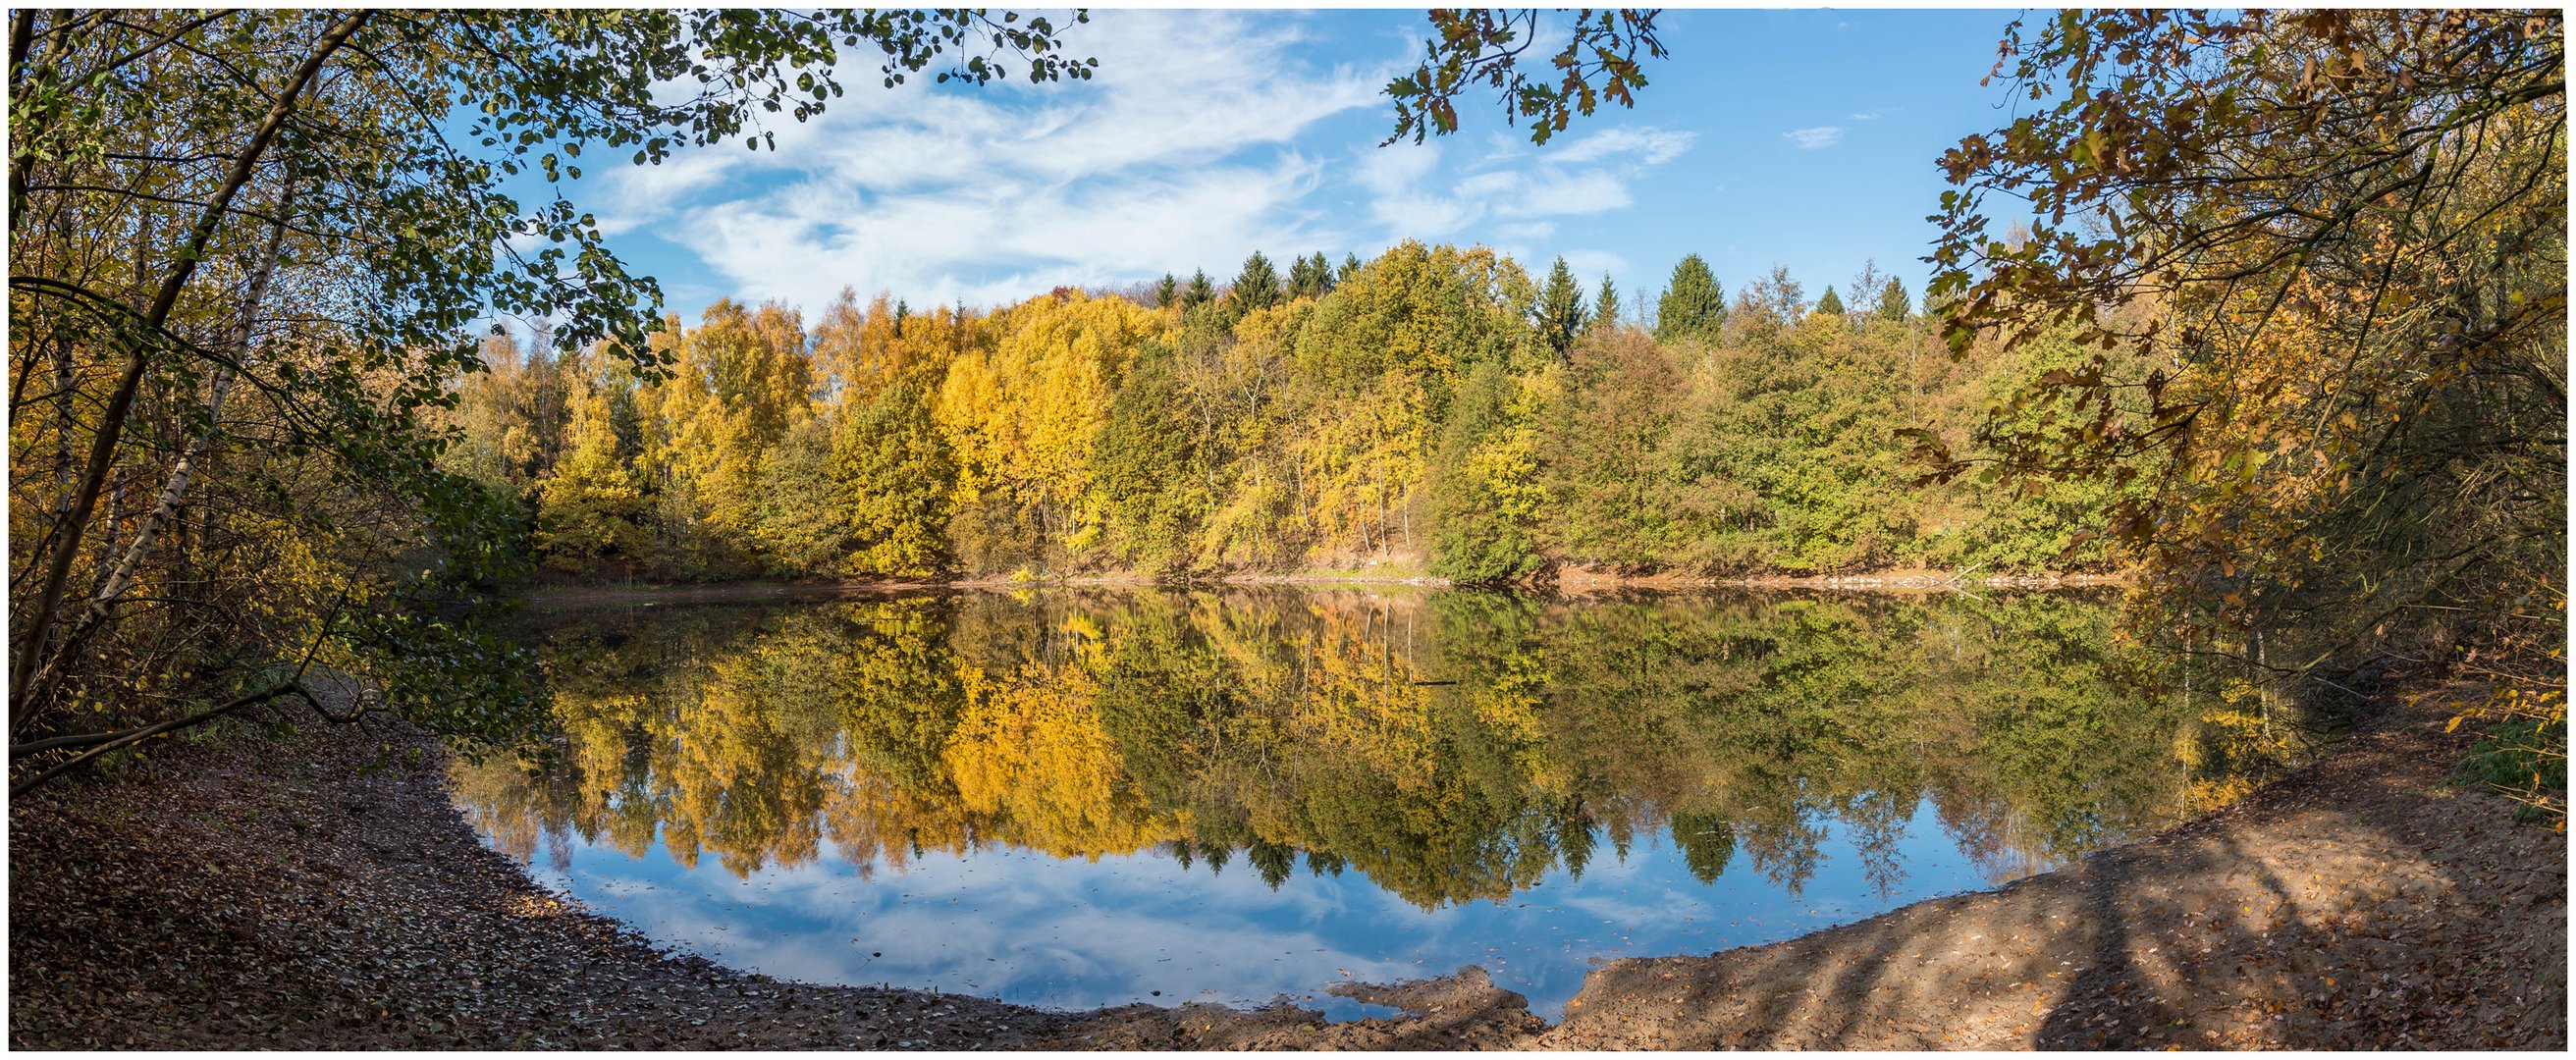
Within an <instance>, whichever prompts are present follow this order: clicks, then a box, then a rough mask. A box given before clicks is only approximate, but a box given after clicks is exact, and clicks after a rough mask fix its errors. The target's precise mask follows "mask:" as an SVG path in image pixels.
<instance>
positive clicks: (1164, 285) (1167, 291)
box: [1154, 272, 1181, 309]
mask: <svg viewBox="0 0 2576 1060" xmlns="http://www.w3.org/2000/svg"><path fill="white" fill-rule="evenodd" d="M1180 291H1181V281H1179V280H1175V279H1173V278H1172V274H1171V273H1168V272H1167V273H1164V274H1163V282H1161V283H1158V284H1155V285H1154V308H1156V309H1161V308H1164V307H1166V306H1169V305H1171V304H1172V299H1174V298H1178V297H1180Z"/></svg>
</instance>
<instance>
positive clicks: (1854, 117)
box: [1843, 110, 1887, 121]
mask: <svg viewBox="0 0 2576 1060" xmlns="http://www.w3.org/2000/svg"><path fill="white" fill-rule="evenodd" d="M1886 116H1887V114H1886V112H1884V111H1875V110H1864V111H1861V112H1859V113H1856V114H1845V115H1843V119H1844V120H1845V121H1877V120H1878V119H1880V118H1884V117H1886Z"/></svg>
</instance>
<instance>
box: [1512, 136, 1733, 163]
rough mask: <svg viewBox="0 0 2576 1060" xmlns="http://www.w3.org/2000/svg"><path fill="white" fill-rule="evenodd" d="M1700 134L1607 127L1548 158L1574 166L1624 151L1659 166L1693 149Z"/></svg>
mask: <svg viewBox="0 0 2576 1060" xmlns="http://www.w3.org/2000/svg"><path fill="white" fill-rule="evenodd" d="M1698 138H1699V134H1697V133H1691V132H1681V131H1677V130H1671V129H1654V128H1640V129H1604V130H1602V131H1600V132H1597V133H1591V134H1588V135H1585V136H1582V137H1578V138H1576V139H1574V140H1571V141H1569V142H1567V143H1566V145H1565V146H1563V147H1560V148H1556V149H1555V150H1553V151H1550V152H1549V153H1548V155H1547V159H1548V161H1551V162H1554V163H1556V164H1558V165H1563V166H1571V165H1579V164H1582V163H1585V162H1598V161H1601V160H1603V159H1606V158H1611V157H1615V156H1618V155H1622V154H1634V155H1636V156H1637V161H1639V162H1641V163H1644V164H1646V165H1650V166H1659V165H1662V164H1664V163H1666V162H1670V161H1672V160H1673V159H1676V158H1680V157H1681V156H1682V152H1685V151H1688V150H1690V147H1691V141H1693V140H1695V139H1698Z"/></svg>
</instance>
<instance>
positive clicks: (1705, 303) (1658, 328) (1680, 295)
mask: <svg viewBox="0 0 2576 1060" xmlns="http://www.w3.org/2000/svg"><path fill="white" fill-rule="evenodd" d="M1725 323H1726V292H1725V291H1724V290H1722V289H1720V288H1719V287H1718V285H1717V277H1716V276H1714V275H1711V274H1710V273H1709V271H1708V263H1707V262H1705V261H1702V260H1700V256H1699V255H1697V254H1693V255H1690V256H1689V257H1685V258H1683V259H1682V260H1681V263H1680V264H1678V265H1675V266H1673V280H1672V283H1671V284H1670V285H1669V286H1667V287H1665V288H1664V297H1663V298H1662V300H1660V301H1658V302H1657V303H1656V305H1655V338H1657V339H1659V340H1661V341H1664V342H1673V341H1676V340H1679V339H1683V338H1695V339H1699V340H1701V341H1704V342H1714V341H1717V335H1718V330H1719V328H1720V327H1721V326H1723V325H1724V324H1725Z"/></svg>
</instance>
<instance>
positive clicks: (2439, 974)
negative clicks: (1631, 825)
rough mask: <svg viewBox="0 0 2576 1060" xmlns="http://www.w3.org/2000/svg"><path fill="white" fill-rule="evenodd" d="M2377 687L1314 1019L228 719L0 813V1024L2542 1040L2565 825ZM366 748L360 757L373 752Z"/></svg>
mask: <svg viewBox="0 0 2576 1060" xmlns="http://www.w3.org/2000/svg"><path fill="white" fill-rule="evenodd" d="M2379 702H2380V704H2381V705H2380V706H2379V708H2378V709H2377V710H2375V711H2373V712H2372V713H2371V714H2370V715H2368V716H2366V717H2364V718H2363V719H2362V724H2361V725H2360V727H2359V728H2358V729H2357V730H2356V731H2355V732H2354V733H2353V734H2352V735H2350V736H2348V737H2346V738H2345V739H2344V740H2343V741H2340V742H2338V743H2337V744H2336V745H2335V746H2334V747H2332V748H2329V749H2327V750H2326V751H2325V752H2324V753H2323V754H2321V755H2320V757H2319V758H2318V759H2317V760H2316V761H2315V762H2313V763H2311V764H2310V765H2309V766H2307V767H2305V768H2303V769H2300V770H2298V771H2296V772H2294V773H2292V774H2290V775H2288V776H2286V777H2283V778H2280V779H2277V780H2275V781H2274V782H2272V783H2271V784H2269V785H2266V786H2265V787H2264V788H2262V789H2259V790H2258V791H2257V792H2255V793H2254V794H2253V795H2251V796H2249V797H2248V798H2247V799H2245V800H2243V801H2241V802H2239V803H2238V804H2236V805H2235V806H2232V807H2229V808H2227V809H2223V810H2220V811H2217V812H2215V813H2212V814H2209V815H2204V816H2203V817H2200V818H2197V819H2195V820H2194V821H2192V822H2189V823H2187V824H2184V825H2181V826H2179V827H2177V828H2175V829H2172V830H2169V831H2167V832H2164V833H2159V834H2157V835H2155V836H2150V837H2147V838H2145V839H2142V840H2140V841H2138V842H2135V843H2132V844H2129V845H2126V846H2123V847H2119V848H2116V849H2112V850H2108V851H2104V852H2101V853H2098V854H2096V855H2093V856H2091V857H2089V858H2087V859H2086V860H2085V861H2083V862H2081V863H2079V864H2077V865H2074V866H2070V867H2068V868H2065V869H2061V870H2058V871H2056V872H2052V873H2046V874H2042V875H2039V876H2033V877H2028V878H2025V879H2023V880H2019V881H2015V882H2013V883H2011V884H2008V885H2005V886H2003V887H2000V888H1993V889H1989V890H1983V891H1978V892H1973V893H1968V894H1962V895H1954V896H1951V897H1947V898H1937V899H1931V900H1928V901H1924V902H1918V903H1915V904H1913V905H1909V906H1905V907H1902V908H1899V909H1897V910H1893V911H1891V912H1888V913H1885V914H1882V915H1880V916H1877V917H1873V918H1870V919H1867V920H1862V921H1858V922H1855V923H1851V924H1846V925H1842V926H1839V927H1834V928H1829V929H1825V930H1823V931H1819V932H1816V933H1812V934H1809V935H1805V936H1800V937H1798V938H1795V939H1790V940H1786V941H1782V942H1777V943H1772V944H1768V945H1764V946H1754V947H1744V948H1739V949H1732V950H1726V951H1721V952H1718V953H1715V954H1711V955H1707V956H1696V957H1694V956H1677V957H1660V958H1634V959H1627V960H1621V961H1617V962H1613V963H1610V964H1608V965H1604V966H1602V967H1600V968H1597V969H1595V970H1594V971H1593V972H1591V973H1590V974H1589V975H1588V976H1587V977H1586V980H1585V984H1584V987H1583V990H1582V992H1581V994H1580V995H1578V997H1577V998H1576V999H1575V1001H1574V1002H1573V1003H1572V1004H1571V1005H1569V1006H1568V1009H1567V1015H1566V1017H1565V1019H1564V1020H1563V1021H1561V1022H1560V1023H1558V1024H1555V1025H1553V1026H1550V1025H1548V1024H1545V1023H1544V1022H1542V1021H1540V1020H1538V1019H1537V1018H1536V1017H1534V1016H1532V1015H1531V1014H1530V1013H1529V1012H1528V1011H1527V1008H1526V1006H1525V1004H1524V1003H1523V1002H1522V1000H1521V999H1520V998H1519V996H1518V995H1516V994H1512V993H1510V992H1508V991H1504V990H1500V989H1497V988H1494V987H1493V986H1492V985H1491V984H1490V983H1489V982H1487V981H1486V980H1485V978H1484V976H1483V974H1482V973H1481V971H1479V970H1476V969H1473V968H1469V969H1462V970H1461V971H1459V972H1457V973H1454V974H1452V975H1450V976H1447V977H1443V978H1439V979H1432V980H1424V981H1416V982H1410V983H1404V984H1396V985H1392V986H1367V985H1361V986H1355V987H1346V988H1344V992H1346V993H1347V994H1348V995H1349V996H1352V997H1354V998H1356V999H1358V1000H1363V1001H1373V1002H1377V1003H1380V1004H1386V1005H1391V1006H1394V1007H1397V1008H1399V1009H1403V1010H1405V1011H1406V1012H1408V1013H1410V1014H1411V1015H1409V1016H1407V1017H1403V1018H1393V1019H1372V1020H1361V1021H1354V1022H1350V1023H1341V1024H1325V1023H1324V1022H1323V1020H1322V1017H1321V1016H1320V1015H1317V1014H1315V1013H1312V1012H1309V1011H1305V1010H1300V1009H1290V1008H1272V1009H1264V1010H1256V1011H1240V1010H1234V1009H1228V1008H1223V1007H1220V1006H1213V1005H1204V1004H1193V1005H1187V1006H1183V1007H1180V1008H1174V1009H1163V1008H1156V1007H1152V1006H1146V1005H1132V1006H1126V1007H1123V1008H1114V1009H1105V1010H1093V1011H1085V1012H1053V1011H1045V1010H1039V1009H1032V1008H1026V1007H1022V1006H1016V1005H1009V1004H1005V1003H1002V1002H998V1001H993V1000H989V999H984V998H975V997H970V996H964V995H953V994H936V993H929V992H923V991H915V990H907V989H881V988H871V987H846V986H823V985H812V984H801V983H787V982H780V981H775V980H772V979H769V978H768V977H766V976H761V975H758V974H754V973H747V972H740V971H736V970H732V969H728V968H724V967H721V966H718V965H715V964H713V963H711V962H708V961H706V960H704V959H702V958H698V957H694V956H685V955H676V954H672V953H669V952H666V951H664V950H661V949H658V948H656V947H654V946H653V945H652V944H650V943H649V942H647V941H645V940H644V939H643V938H642V937H641V936H639V935H637V934H636V933H635V932H634V931H633V930H632V929H630V928H628V927H626V926H625V925H623V924H620V923H618V922H616V921H613V920H610V919H607V918H605V917H602V916H599V915H597V914H595V913H592V912H590V911H588V910H585V909H581V908H579V907H577V906H576V905H574V904H573V903H570V902H568V901H565V900H564V899H563V898H562V897H561V896H559V895H555V894H553V893H551V892H549V891H547V890H546V889H545V888H543V887H542V886H540V885H538V884H536V883H535V882H534V881H533V879H532V878H531V877H530V876H529V875H528V873H527V872H526V870H525V869H524V867H522V866H520V865H519V864H517V863H516V862H514V861H511V860H510V859H508V858H506V857H504V856H503V855H501V854H498V853H496V852H494V851H492V850H490V849H489V848H487V847H485V846H484V845H483V844H482V843H481V842H480V840H479V837H477V836H476V835H475V834H474V832H473V830H472V828H471V827H470V826H469V825H468V824H467V823H466V821H465V819H464V816H463V814H462V813H461V812H460V811H459V810H458V809H456V807H455V806H454V805H453V803H452V802H450V801H449V799H448V798H447V795H446V788H445V774H444V769H443V766H442V763H443V761H444V752H443V750H442V749H440V748H438V747H437V745H436V744H434V743H432V742H430V741H427V740H425V739H423V738H421V737H418V736H413V735H407V734H404V733H399V732H393V731H390V730H385V729H379V730H378V731H376V732H372V733H368V732H360V731H357V730H332V731H326V732H321V733H305V734H302V735H298V736H292V737H288V736H281V735H278V734H275V733H272V732H270V731H268V730H266V729H264V728H262V727H259V726H255V725H248V724H244V725H237V726H232V727H228V728H226V729H220V730H217V731H216V733H215V734H214V735H211V736H209V737H206V738H203V739H200V740H196V741H190V742H186V743H174V744H173V745H171V746H169V747H167V749H166V750H165V751H164V752H163V754H164V755H166V756H167V760H166V761H146V762H143V763H140V764H138V765H136V766H134V767H133V768H130V769H127V770H124V771H121V772H120V774H119V775H117V776H113V777H109V778H105V779H100V780H86V781H83V782H81V783H77V784H74V785H70V786H66V787H64V788H59V789H54V790H51V791H49V792H46V793H43V794H41V795H39V796H38V797H34V798H30V799H22V800H17V801H16V802H15V803H13V805H12V807H11V824H12V827H11V840H10V844H11V851H10V853H11V857H12V866H13V875H14V876H15V877H16V878H15V879H14V880H13V886H12V888H11V897H10V905H11V919H12V921H13V927H14V928H16V931H15V932H14V933H13V935H12V943H11V955H10V956H11V964H12V967H13V970H14V971H16V972H17V973H18V974H15V975H13V976H12V977H11V998H10V1000H11V1006H10V1009H11V1018H10V1025H11V1026H10V1037H11V1041H12V1043H13V1044H14V1045H16V1046H18V1047H20V1048H29V1047H64V1046H74V1047H82V1046H86V1047H113V1046H125V1047H133V1046H160V1047H204V1046H217V1047H236V1048H242V1047H282V1046H286V1047H316V1048H364V1047H412V1048H424V1047H445V1048H461V1047H514V1046H515V1047H529V1046H535V1047H549V1046H551V1047H606V1046H618V1045H625V1046H659V1047H666V1048H724V1047H760V1046H767V1047H791V1048H815V1047H833V1046H837V1047H859V1048H938V1049H957V1048H1184V1049H1202V1048H1243V1047H1250V1048H1369V1049H1451V1048H1462V1047H1463V1048H1495V1047H1518V1048H1530V1047H1536V1048H1551V1049H1609V1048H1653V1049H1706V1048H1724V1047H1750V1048H1846V1049H1848V1048H1907V1049H1944V1048H2030V1047H2039V1048H2065V1047H2094V1048H2144V1047H2161V1046H2165V1045H2181V1046H2183V1047H2198V1048H2251V1047H2284V1046H2287V1047H2309V1048H2332V1047H2355V1046H2358V1047H2391V1046H2428V1045H2429V1046H2442V1047H2456V1048H2469V1047H2488V1048H2492V1047H2516V1048H2537V1047H2546V1046H2549V1045H2551V1044H2553V1043H2554V1044H2555V1045H2558V1046H2563V1045H2564V1044H2565V1043H2566V1041H2567V1031H2566V1004H2565V1002H2566V996H2567V995H2566V982H2565V975H2564V970H2565V967H2566V938H2567V936H2566V931H2565V917H2566V861H2565V854H2566V837H2565V836H2564V834H2561V833H2556V832H2554V831H2552V830H2551V829H2550V828H2549V827H2548V826H2547V825H2545V824H2541V823H2537V822H2517V821H2512V820H2510V819H2509V818H2508V816H2507V810H2508V805H2507V804H2506V803H2505V802H2504V801H2503V800H2502V799H2500V798H2497V797H2495V796H2491V795H2486V794H2483V793H2480V792H2475V791H2467V790H2461V789H2458V788H2456V787H2453V786H2450V785H2449V784H2448V783H2447V781H2446V780H2445V779H2444V778H2445V775H2446V770H2447V768H2448V762H2450V761H2456V752H2457V751H2458V750H2459V749H2460V748H2461V747H2463V746H2464V745H2465V738H2464V737H2463V736H2460V735H2458V734H2449V733H2445V732H2443V731H2441V730H2442V724H2441V723H2442V720H2443V719H2442V718H2441V717H2439V716H2437V714H2436V712H2433V711H2431V710H2429V709H2424V708H2415V707H2407V706H2404V705H2402V704H2400V703H2398V702H2396V701H2394V700H2391V699H2388V698H2385V697H2383V699H2382V700H2380V701H2379ZM290 741H291V743H290ZM379 743H382V744H383V745H385V746H386V747H389V748H391V749H392V751H393V758H392V760H391V761H390V762H389V763H385V764H382V765H377V764H375V763H374V762H373V759H375V758H376V757H377V753H376V745H377V744H379ZM155 757H156V758H161V757H162V756H161V755H156V756H155ZM138 840H143V841H138ZM2240 908H2241V912H2240V911H2238V910H2239V909H2240ZM2499 921H2502V922H2503V923H2499ZM102 947H105V948H106V951H105V952H102V951H101V948H102ZM2517 947H2518V948H2517ZM2195 950H2196V951H2197V953H2196V954H2195V953H2193V952H2192V951H2195ZM85 956H86V957H87V958H88V959H87V960H83V958H84V957H85ZM262 983H267V984H268V986H269V988H268V989H266V990H263V989H261V986H260V984H262ZM217 984H223V988H221V989H208V988H209V987H214V986H216V985H217ZM200 995H213V996H211V997H206V998H204V999H202V1000H200ZM2436 1001H2441V1002H2442V1003H2439V1004H2436V1003H2435V1002H2436ZM192 1005H195V1006H201V1007H200V1008H190V1007H188V1006H192Z"/></svg>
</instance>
